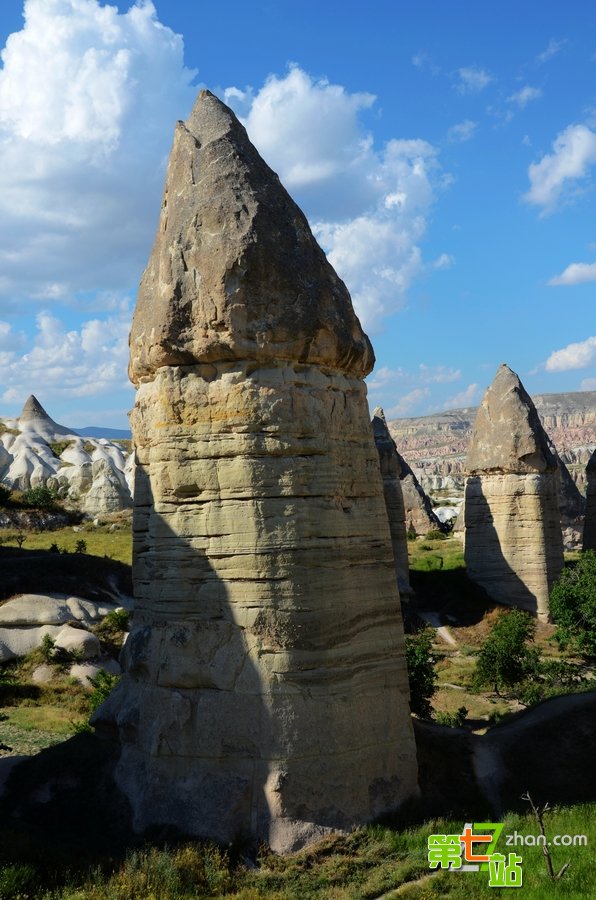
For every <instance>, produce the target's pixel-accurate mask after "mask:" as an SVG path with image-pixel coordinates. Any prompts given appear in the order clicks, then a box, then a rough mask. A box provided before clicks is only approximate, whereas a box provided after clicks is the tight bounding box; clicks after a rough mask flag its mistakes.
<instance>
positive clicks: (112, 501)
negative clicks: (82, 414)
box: [0, 395, 133, 524]
mask: <svg viewBox="0 0 596 900" xmlns="http://www.w3.org/2000/svg"><path fill="white" fill-rule="evenodd" d="M132 466H133V454H131V452H130V442H129V441H122V442H120V443H116V442H114V441H109V440H107V439H106V438H92V437H82V436H81V435H79V434H76V433H75V432H74V431H71V430H70V429H68V428H66V427H64V426H63V425H59V424H58V423H57V422H54V420H53V419H52V418H51V417H50V416H49V415H48V413H47V412H46V411H45V409H44V408H43V406H42V405H41V404H40V402H39V401H38V400H37V398H36V397H34V396H33V395H32V396H30V397H29V398H28V399H27V401H26V403H25V405H24V407H23V411H22V413H21V415H20V416H19V417H18V418H16V419H0V484H3V485H5V486H6V487H9V488H11V489H12V490H18V491H26V490H28V489H29V488H35V487H39V486H41V485H46V486H47V487H49V488H51V489H53V490H55V491H56V492H57V494H58V496H59V497H61V498H62V499H64V500H66V501H68V502H70V504H71V505H73V506H76V507H78V508H80V509H81V510H82V511H83V512H86V513H88V514H89V515H93V516H96V515H101V514H103V513H111V512H116V511H118V510H121V509H126V507H129V506H132V495H131V485H132V477H133V470H132ZM0 524H2V522H1V521H0Z"/></svg>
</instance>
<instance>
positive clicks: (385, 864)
mask: <svg viewBox="0 0 596 900" xmlns="http://www.w3.org/2000/svg"><path fill="white" fill-rule="evenodd" d="M503 823H504V828H503V833H502V835H501V838H500V840H499V845H498V847H497V849H498V851H499V852H502V853H505V855H507V854H508V853H510V852H515V853H516V854H517V855H520V856H521V857H522V872H523V884H522V891H523V893H520V896H523V897H524V898H525V897H528V898H530V900H543V898H545V897H549V898H550V897H555V898H556V897H561V898H563V897H564V898H580V897H581V898H582V900H583V898H586V897H589V896H593V895H594V894H593V886H594V885H595V884H596V876H595V874H594V868H593V849H592V848H593V847H594V842H595V841H596V806H595V805H594V804H585V805H582V806H577V807H564V808H560V809H555V810H553V811H552V812H550V813H547V815H546V817H545V826H546V833H547V838H548V839H551V840H552V837H554V835H556V834H558V835H563V834H569V835H575V834H582V835H586V837H587V846H583V847H581V846H577V847H570V848H564V847H560V848H557V847H551V848H550V851H551V856H552V861H553V866H554V868H555V871H558V870H559V869H560V868H561V866H562V865H563V864H564V863H566V862H569V863H570V866H569V868H568V870H567V871H566V873H565V874H564V875H563V877H562V879H561V880H560V881H556V882H553V881H551V879H550V878H549V877H548V874H547V871H546V867H545V865H544V859H543V854H542V850H541V848H540V847H539V846H534V847H531V846H523V847H520V846H517V847H513V846H509V847H508V846H506V845H505V840H506V836H507V835H513V833H514V832H517V833H518V834H520V835H537V834H538V826H537V823H536V821H535V819H534V818H533V817H532V816H531V815H507V816H506V817H505V818H504V820H503ZM462 826H463V822H461V821H455V822H454V821H446V820H442V819H439V820H434V821H431V822H428V823H426V824H425V825H422V826H419V827H416V828H406V829H404V830H401V831H398V830H395V829H392V828H385V827H381V826H369V827H367V828H360V829H357V830H356V831H354V832H353V833H352V834H350V835H349V836H346V837H337V838H330V839H327V840H324V841H321V842H319V843H317V844H315V845H313V846H312V847H311V848H309V849H308V850H305V851H302V852H300V853H297V854H294V855H292V856H288V857H279V856H274V855H273V854H270V853H268V852H261V854H260V855H259V856H258V857H257V860H256V867H254V866H252V867H250V868H249V867H247V866H246V863H245V861H244V858H243V857H242V855H241V854H240V853H239V852H238V850H237V848H228V849H227V850H226V849H223V850H222V849H220V848H217V847H216V846H214V845H213V844H204V843H203V844H202V843H199V842H196V843H186V844H181V845H179V846H177V847H175V848H167V847H147V846H146V847H138V848H134V849H131V850H129V851H128V852H127V853H126V855H125V856H124V858H123V859H122V860H121V861H119V862H114V861H112V862H110V861H109V860H106V861H105V862H104V864H103V865H94V866H92V867H90V868H87V869H85V867H82V868H81V869H79V870H78V871H76V860H73V866H72V870H71V873H70V874H69V873H64V872H63V873H62V874H60V872H56V870H54V871H53V872H48V870H47V869H46V870H45V872H43V873H42V872H41V871H38V870H37V868H36V864H35V862H34V861H33V862H32V861H30V860H29V861H28V862H27V863H25V862H21V863H20V864H19V863H18V862H17V861H15V860H11V862H12V864H13V866H15V863H16V867H17V868H16V871H13V872H12V873H10V872H8V875H12V878H13V882H14V881H15V880H18V879H19V877H20V888H19V889H20V894H19V895H18V896H19V897H20V898H21V900H29V898H35V900H50V898H51V900H191V898H199V897H221V898H223V897H226V898H233V900H256V898H260V897H264V898H270V900H309V898H313V900H314V898H321V900H367V898H370V900H372V898H378V897H381V896H386V897H387V900H389V898H392V897H401V896H407V897H412V898H420V900H430V898H438V897H444V896H447V897H452V898H473V897H491V896H492V895H493V894H492V889H490V888H488V873H487V872H485V871H480V872H454V871H450V872H446V871H443V872H439V874H438V875H437V874H435V875H433V873H432V872H431V870H430V869H429V867H428V857H427V854H428V837H429V835H430V834H437V833H438V834H456V833H457V834H459V833H461V828H462ZM19 870H20V871H19ZM2 871H4V873H5V875H4V877H5V879H6V878H7V870H6V868H5V869H4V870H2V869H0V896H2V897H6V898H7V900H10V898H11V896H12V897H15V896H17V895H16V893H13V894H12V895H10V894H9V893H6V892H5V893H2V886H3V881H2V878H3V876H2ZM44 876H45V877H44ZM48 876H49V877H48ZM60 882H62V883H60ZM510 894H511V890H509V891H502V893H501V892H495V896H503V895H504V896H509V895H510ZM514 896H515V894H514Z"/></svg>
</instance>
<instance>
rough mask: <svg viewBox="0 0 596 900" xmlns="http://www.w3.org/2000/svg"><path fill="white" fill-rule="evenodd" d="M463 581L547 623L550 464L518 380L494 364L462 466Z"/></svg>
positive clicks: (554, 475) (551, 555)
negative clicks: (465, 577) (464, 477)
mask: <svg viewBox="0 0 596 900" xmlns="http://www.w3.org/2000/svg"><path fill="white" fill-rule="evenodd" d="M466 470H467V474H468V478H467V481H466V494H465V505H464V517H465V560H466V565H467V569H468V575H469V577H470V578H472V579H473V580H474V581H476V582H477V583H478V584H480V585H481V586H482V587H484V588H485V590H486V591H487V593H488V594H489V595H490V596H491V597H492V598H493V599H494V600H498V601H499V602H501V603H507V604H509V605H511V606H519V607H521V608H523V609H527V610H529V611H530V612H533V613H535V614H536V615H538V616H539V618H541V619H548V615H549V606H548V598H549V592H550V588H551V586H552V584H553V581H554V580H555V578H557V577H558V575H559V573H560V571H561V569H562V567H563V543H562V537H561V525H560V515H559V499H558V482H559V475H558V469H557V458H556V455H555V453H553V451H552V449H551V446H550V442H549V439H548V436H547V435H546V432H545V431H544V429H543V427H542V425H541V423H540V419H539V417H538V413H537V412H536V407H535V406H534V404H533V402H532V400H531V398H530V396H529V394H528V393H527V392H526V390H525V389H524V387H523V385H522V383H521V381H520V379H519V377H518V376H517V375H516V374H515V372H513V371H512V370H511V369H510V368H509V367H508V366H506V365H501V366H500V367H499V369H498V370H497V373H496V375H495V378H494V381H493V383H492V384H491V385H490V387H489V388H488V390H487V391H486V393H485V395H484V398H483V400H482V403H481V405H480V407H479V409H478V414H477V416H476V421H475V423H474V431H473V434H472V440H471V442H470V446H469V449H468V456H467V459H466Z"/></svg>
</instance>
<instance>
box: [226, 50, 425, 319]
mask: <svg viewBox="0 0 596 900" xmlns="http://www.w3.org/2000/svg"><path fill="white" fill-rule="evenodd" d="M225 98H226V100H227V101H228V102H229V103H230V105H231V106H232V107H233V108H234V109H235V110H236V111H237V112H238V114H239V115H241V116H242V118H243V121H244V123H245V125H246V127H247V130H248V133H249V135H250V138H251V140H252V141H253V142H254V144H255V145H256V147H257V148H258V150H259V152H260V153H261V154H262V155H263V157H264V158H265V159H266V160H267V162H268V163H269V164H270V165H271V166H272V168H273V169H275V171H276V172H277V173H278V174H279V176H280V178H281V180H282V182H283V183H284V185H285V186H286V187H287V188H288V189H289V190H290V192H291V193H292V195H293V196H294V197H295V199H296V200H297V201H298V203H299V204H300V205H301V206H302V207H303V208H304V210H305V212H306V214H307V216H308V217H309V220H310V222H311V225H312V228H313V231H314V233H315V236H316V237H317V240H318V241H319V242H320V243H321V245H322V247H323V249H324V250H325V251H326V253H327V255H328V257H329V260H330V262H331V264H332V265H333V266H334V268H335V269H336V270H337V272H338V274H339V275H340V277H341V278H343V279H344V281H345V282H346V283H347V285H348V288H349V290H350V292H351V294H352V299H353V301H354V306H355V308H356V311H357V313H358V315H359V316H360V318H361V321H362V324H363V325H364V327H365V328H366V329H368V330H372V331H374V330H376V329H378V328H379V326H380V322H381V320H382V318H383V317H384V316H386V315H389V314H391V313H393V312H395V311H396V310H398V309H400V308H401V307H403V305H404V304H405V302H406V295H407V291H408V289H409V287H410V285H411V284H412V282H413V281H414V280H415V279H416V278H417V277H418V276H419V275H421V274H422V272H423V271H424V268H425V264H424V262H423V258H422V251H421V248H420V242H421V241H422V238H423V236H424V234H425V231H426V227H427V221H428V216H429V212H430V209H431V207H432V205H433V203H434V201H435V193H436V190H437V189H438V186H439V180H440V179H439V165H438V162H437V152H436V150H435V148H434V147H433V146H432V145H431V144H429V143H428V142H426V141H423V140H418V139H411V140H403V139H393V140H390V141H388V143H387V144H386V145H385V146H384V147H383V148H381V149H376V148H375V147H374V144H373V139H372V136H371V135H370V133H369V132H368V131H367V130H365V128H364V127H363V124H362V122H361V119H360V116H361V114H362V113H363V112H364V111H365V110H368V109H369V108H370V107H371V106H372V105H373V103H374V100H375V98H374V97H373V96H372V95H371V94H367V93H356V94H349V93H348V92H346V91H345V89H344V88H343V87H340V86H338V85H333V84H330V83H329V82H328V81H327V80H325V79H320V80H315V79H313V78H311V76H310V75H308V74H307V73H306V72H304V71H303V70H302V69H300V68H299V67H298V66H296V65H293V66H292V67H291V68H290V70H289V72H288V73H287V74H286V75H285V76H284V77H283V78H280V77H277V76H271V77H269V78H268V79H267V81H266V83H265V85H264V86H263V88H262V89H261V90H260V91H258V92H256V93H255V92H254V91H253V90H252V89H250V88H249V89H247V90H244V91H241V90H239V89H238V88H232V89H228V90H227V91H226V93H225ZM322 121H324V122H325V127H324V128H322V127H321V122H322Z"/></svg>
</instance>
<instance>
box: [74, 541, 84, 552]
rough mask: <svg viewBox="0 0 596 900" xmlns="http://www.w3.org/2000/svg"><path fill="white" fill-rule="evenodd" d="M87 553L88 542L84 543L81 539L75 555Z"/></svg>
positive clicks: (76, 546)
mask: <svg viewBox="0 0 596 900" xmlns="http://www.w3.org/2000/svg"><path fill="white" fill-rule="evenodd" d="M86 552H87V541H84V540H83V539H82V538H81V539H80V540H78V541H77V542H76V544H75V553H86Z"/></svg>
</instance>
